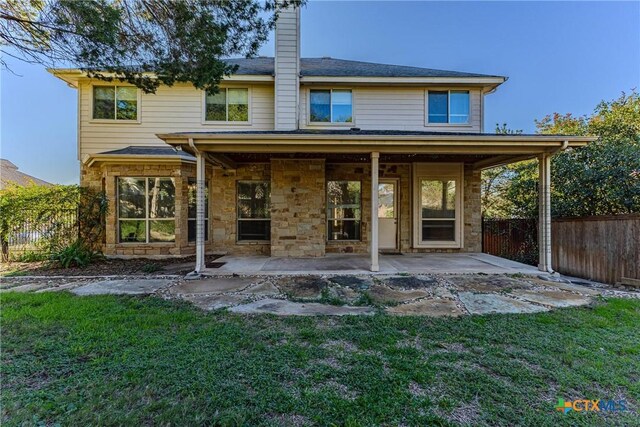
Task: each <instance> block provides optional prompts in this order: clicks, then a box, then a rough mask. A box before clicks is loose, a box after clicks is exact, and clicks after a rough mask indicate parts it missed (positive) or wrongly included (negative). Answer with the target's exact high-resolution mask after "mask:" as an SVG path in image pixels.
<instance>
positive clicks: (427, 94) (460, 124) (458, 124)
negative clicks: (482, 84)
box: [424, 88, 472, 127]
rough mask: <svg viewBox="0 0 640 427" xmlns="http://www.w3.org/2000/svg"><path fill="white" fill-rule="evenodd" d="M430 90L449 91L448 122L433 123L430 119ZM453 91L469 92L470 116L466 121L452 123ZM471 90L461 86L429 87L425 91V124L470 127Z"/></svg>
mask: <svg viewBox="0 0 640 427" xmlns="http://www.w3.org/2000/svg"><path fill="white" fill-rule="evenodd" d="M429 92H447V123H431V122H430V121H429ZM451 92H467V94H469V116H468V117H467V121H466V122H464V123H450V122H449V120H450V117H451ZM471 93H472V92H471V90H469V89H467V88H460V89H444V88H443V89H438V88H431V89H428V90H426V91H425V92H424V111H425V115H424V123H425V126H433V127H437V126H454V127H455V126H462V127H469V126H471Z"/></svg>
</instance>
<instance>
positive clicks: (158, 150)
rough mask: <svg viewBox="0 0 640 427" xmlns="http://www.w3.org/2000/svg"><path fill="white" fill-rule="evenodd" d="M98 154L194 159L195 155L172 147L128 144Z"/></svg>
mask: <svg viewBox="0 0 640 427" xmlns="http://www.w3.org/2000/svg"><path fill="white" fill-rule="evenodd" d="M98 154H108V155H111V156H113V155H116V156H132V155H133V156H175V157H179V158H182V159H185V160H195V157H194V156H192V155H191V154H189V153H186V152H184V151H181V150H176V149H175V148H173V147H153V146H151V147H142V146H135V145H130V146H128V147H125V148H120V149H118V150H111V151H104V152H102V153H98Z"/></svg>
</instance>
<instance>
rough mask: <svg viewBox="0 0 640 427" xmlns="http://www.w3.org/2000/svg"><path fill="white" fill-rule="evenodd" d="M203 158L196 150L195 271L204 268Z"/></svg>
mask: <svg viewBox="0 0 640 427" xmlns="http://www.w3.org/2000/svg"><path fill="white" fill-rule="evenodd" d="M204 171H205V159H204V155H203V154H202V153H201V152H200V151H196V270H195V272H196V273H198V274H199V273H201V272H202V270H204V268H205V262H204V251H205V248H204V241H205V239H204V227H205V223H204V216H205V215H204V213H205V209H206V207H205V194H204V190H205V177H204V174H205V172H204Z"/></svg>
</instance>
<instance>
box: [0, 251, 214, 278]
mask: <svg viewBox="0 0 640 427" xmlns="http://www.w3.org/2000/svg"><path fill="white" fill-rule="evenodd" d="M217 258H219V256H218V255H209V256H207V258H206V262H207V264H208V263H210V262H213V261H214V260H215V259H217ZM195 262H196V257H195V256H189V257H183V258H168V259H149V258H135V259H107V258H105V259H101V260H96V261H95V262H93V263H91V264H89V265H87V266H86V267H71V268H62V267H58V266H56V265H52V264H51V263H49V262H47V261H40V262H11V263H3V264H0V276H7V275H8V276H128V275H145V276H164V275H167V274H177V275H184V274H187V273H189V272H191V271H193V267H194V266H195Z"/></svg>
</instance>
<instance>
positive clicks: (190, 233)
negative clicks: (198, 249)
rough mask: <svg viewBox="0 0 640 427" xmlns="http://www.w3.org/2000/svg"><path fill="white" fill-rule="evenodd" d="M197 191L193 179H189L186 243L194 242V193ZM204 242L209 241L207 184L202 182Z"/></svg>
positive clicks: (195, 207)
mask: <svg viewBox="0 0 640 427" xmlns="http://www.w3.org/2000/svg"><path fill="white" fill-rule="evenodd" d="M197 190H198V185H197V181H196V179H195V178H189V180H188V187H187V199H188V200H187V201H188V208H187V210H188V212H187V241H189V242H195V241H196V213H197V205H196V193H197ZM204 240H205V241H208V240H209V182H208V181H205V182H204Z"/></svg>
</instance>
